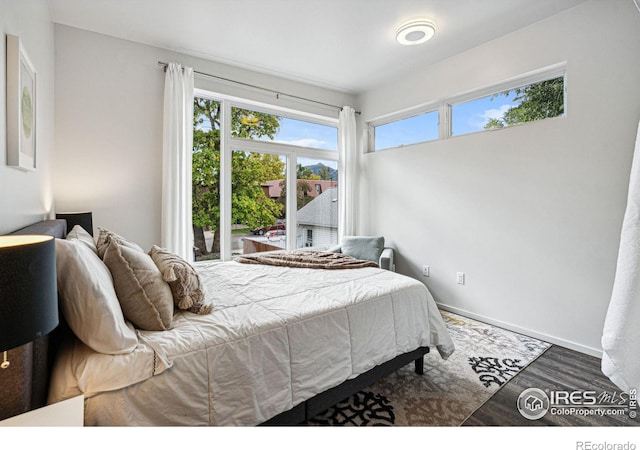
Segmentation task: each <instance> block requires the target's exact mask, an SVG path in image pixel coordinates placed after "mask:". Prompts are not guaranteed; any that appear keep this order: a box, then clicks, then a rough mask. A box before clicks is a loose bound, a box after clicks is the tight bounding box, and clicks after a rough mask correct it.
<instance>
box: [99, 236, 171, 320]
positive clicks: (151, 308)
mask: <svg viewBox="0 0 640 450" xmlns="http://www.w3.org/2000/svg"><path fill="white" fill-rule="evenodd" d="M107 241H108V243H107V245H106V248H105V252H104V263H105V264H106V265H107V267H108V268H109V270H110V271H111V275H112V276H113V284H114V286H115V289H116V294H117V295H118V300H119V301H120V306H121V307H122V312H123V313H124V317H125V318H126V319H127V320H129V321H130V322H131V323H133V325H134V326H135V327H136V328H139V329H141V330H149V331H163V330H168V329H170V328H171V327H172V321H173V295H172V294H171V288H170V287H169V285H168V284H167V283H166V282H165V281H164V280H163V279H162V274H161V273H160V270H159V269H158V268H157V267H156V265H155V263H154V262H153V260H152V259H151V257H150V256H149V255H147V254H146V253H143V252H140V251H138V250H135V249H132V248H130V247H127V246H125V245H122V244H120V243H119V242H118V241H117V240H114V239H108V240H107Z"/></svg>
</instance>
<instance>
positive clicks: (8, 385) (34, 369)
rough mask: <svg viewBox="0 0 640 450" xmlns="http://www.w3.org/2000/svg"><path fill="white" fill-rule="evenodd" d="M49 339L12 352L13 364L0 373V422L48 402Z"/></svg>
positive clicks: (44, 337)
mask: <svg viewBox="0 0 640 450" xmlns="http://www.w3.org/2000/svg"><path fill="white" fill-rule="evenodd" d="M48 348H49V337H48V336H43V337H41V338H39V339H36V340H35V341H33V342H30V343H28V344H25V345H22V346H20V347H16V348H14V349H11V350H9V351H8V352H7V353H8V358H7V359H9V360H10V361H11V365H10V366H9V367H7V368H6V369H4V370H0V392H1V393H2V395H1V396H0V420H4V419H8V418H9V417H13V416H17V415H18V414H22V413H25V412H27V411H31V410H32V409H36V408H41V407H42V406H45V405H46V403H47V391H48V379H49V373H48V372H49V370H48V368H49V364H48V360H47V356H48Z"/></svg>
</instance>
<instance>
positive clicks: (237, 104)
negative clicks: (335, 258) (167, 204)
mask: <svg viewBox="0 0 640 450" xmlns="http://www.w3.org/2000/svg"><path fill="white" fill-rule="evenodd" d="M254 105H255V104H252V105H251V106H248V105H245V104H243V103H242V101H240V100H238V99H230V98H226V97H224V96H219V97H218V96H216V95H214V94H211V93H207V92H204V91H198V90H197V91H196V97H195V98H194V147H193V225H194V247H195V248H196V261H204V260H218V259H220V260H228V259H230V258H232V257H233V256H236V255H240V254H244V253H255V252H262V251H268V250H275V249H293V248H300V247H304V246H309V245H311V244H313V242H314V240H313V239H309V237H310V236H314V237H316V239H315V243H316V245H318V244H320V245H321V246H323V247H329V246H330V245H335V244H336V243H337V226H338V224H337V222H338V221H337V179H338V178H337V161H338V152H337V151H336V149H337V136H338V131H337V122H338V121H337V120H336V119H331V118H325V117H318V116H311V115H305V114H304V113H298V112H295V111H293V112H292V111H289V110H287V111H281V110H278V109H275V108H269V107H267V106H266V105H265V107H264V108H263V107H262V106H261V107H259V108H255V107H254ZM307 116H309V117H307ZM300 117H302V119H304V120H302V119H301V118H300ZM316 185H317V186H319V189H318V187H317V186H316ZM332 188H333V191H332ZM290 193H291V194H290ZM327 193H329V196H330V197H331V198H330V199H329V201H327V199H326V197H323V195H325V194H327ZM331 193H333V195H331ZM328 204H330V205H331V206H330V207H329V208H327V206H326V205H328ZM334 210H335V211H334ZM291 212H293V213H291ZM332 214H333V216H335V217H333V216H332ZM320 216H322V220H320V219H319V217H320ZM289 230H291V231H289ZM310 233H311V234H310Z"/></svg>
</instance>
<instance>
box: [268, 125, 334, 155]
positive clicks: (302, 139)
mask: <svg viewBox="0 0 640 450" xmlns="http://www.w3.org/2000/svg"><path fill="white" fill-rule="evenodd" d="M262 140H264V141H267V140H270V139H269V138H267V137H264V138H262ZM273 140H274V142H281V143H283V144H291V145H300V146H304V147H311V148H319V149H323V150H336V151H337V150H338V128H336V127H330V126H327V125H318V124H315V123H311V122H304V121H302V120H295V119H288V118H286V117H282V118H281V119H280V129H279V130H278V133H277V134H276V136H275V138H274V139H273Z"/></svg>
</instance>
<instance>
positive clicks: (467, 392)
mask: <svg viewBox="0 0 640 450" xmlns="http://www.w3.org/2000/svg"><path fill="white" fill-rule="evenodd" d="M440 312H441V314H442V317H443V318H444V319H445V322H446V324H447V328H448V329H449V333H450V334H451V338H452V339H453V341H454V343H455V345H456V351H455V352H454V353H453V355H451V356H450V357H449V359H448V360H446V361H444V360H442V358H440V356H439V355H438V352H436V351H434V352H432V353H429V354H427V355H425V361H424V375H422V376H421V375H417V374H416V373H415V372H414V370H413V363H412V364H409V365H407V366H405V367H403V368H402V369H400V370H398V371H397V372H395V373H393V374H391V375H389V376H387V377H386V378H383V379H382V380H380V381H378V382H377V383H375V384H374V385H372V386H370V387H369V388H368V389H365V390H363V391H360V392H359V393H357V394H356V395H354V396H352V397H350V398H349V399H347V400H345V401H344V402H341V403H339V404H337V405H336V406H334V407H332V408H330V409H328V410H327V411H325V412H323V413H320V414H318V415H317V416H316V417H314V418H313V419H311V421H309V423H308V425H320V426H322V425H331V426H340V425H342V426H391V425H393V426H459V425H461V424H462V423H463V422H464V421H465V420H466V419H467V418H468V417H469V416H470V415H471V414H473V413H474V411H475V410H476V409H478V408H479V407H480V406H482V404H483V403H485V402H486V401H487V400H489V399H490V398H491V396H493V394H495V393H496V392H497V391H498V390H499V389H500V388H501V387H502V386H503V385H504V384H505V383H506V382H507V381H509V380H510V379H511V378H513V377H514V376H515V375H516V374H517V373H518V372H520V371H521V370H522V369H524V368H525V367H526V366H527V365H529V364H530V363H531V362H533V361H534V360H535V359H536V358H537V357H538V356H540V355H541V354H543V353H544V352H545V351H546V350H547V349H548V348H549V347H550V346H551V344H548V343H546V342H543V341H540V340H537V339H533V338H530V337H528V336H524V335H521V334H517V333H513V332H511V331H507V330H504V329H502V328H497V327H494V326H492V325H487V324H485V323H481V322H478V321H475V320H472V319H469V318H466V317H462V316H460V315H457V314H453V313H450V312H447V311H442V310H441V311H440ZM514 410H515V405H514Z"/></svg>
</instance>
